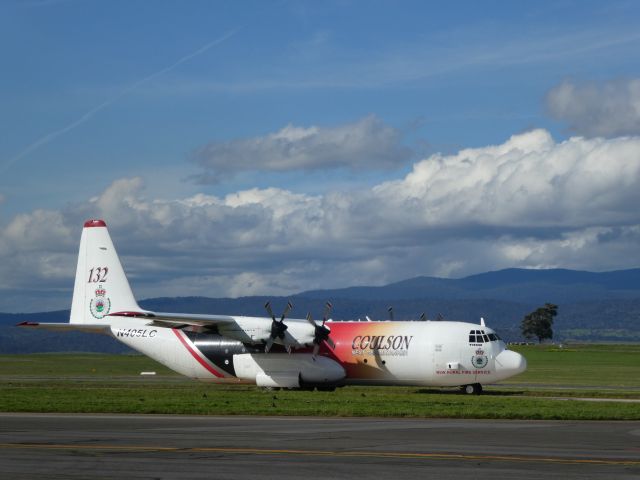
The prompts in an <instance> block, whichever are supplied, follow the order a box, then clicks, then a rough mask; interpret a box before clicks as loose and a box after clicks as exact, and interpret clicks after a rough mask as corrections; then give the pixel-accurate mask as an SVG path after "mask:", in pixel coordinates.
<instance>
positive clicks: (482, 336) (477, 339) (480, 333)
mask: <svg viewBox="0 0 640 480" xmlns="http://www.w3.org/2000/svg"><path fill="white" fill-rule="evenodd" d="M498 340H502V339H501V338H500V336H499V335H498V334H497V333H489V334H487V333H485V331H484V330H471V331H470V332H469V343H488V342H497V341H498Z"/></svg>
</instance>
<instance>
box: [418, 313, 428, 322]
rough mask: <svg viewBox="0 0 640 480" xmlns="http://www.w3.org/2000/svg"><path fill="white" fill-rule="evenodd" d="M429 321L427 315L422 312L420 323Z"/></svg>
mask: <svg viewBox="0 0 640 480" xmlns="http://www.w3.org/2000/svg"><path fill="white" fill-rule="evenodd" d="M426 319H427V314H426V313H424V312H422V314H421V315H420V321H421V322H424V321H425V320H426Z"/></svg>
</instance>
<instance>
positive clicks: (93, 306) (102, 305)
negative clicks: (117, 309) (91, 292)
mask: <svg viewBox="0 0 640 480" xmlns="http://www.w3.org/2000/svg"><path fill="white" fill-rule="evenodd" d="M89 310H90V311H91V315H93V318H97V319H98V320H99V319H101V318H103V317H105V316H106V315H108V314H109V310H111V300H109V297H107V291H106V290H105V289H104V288H103V286H102V285H100V286H99V287H98V288H96V296H95V297H94V298H92V299H91V303H90V304H89Z"/></svg>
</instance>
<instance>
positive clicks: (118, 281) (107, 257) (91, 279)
mask: <svg viewBox="0 0 640 480" xmlns="http://www.w3.org/2000/svg"><path fill="white" fill-rule="evenodd" d="M131 311H140V307H138V304H137V303H136V300H135V298H134V297H133V292H132V291H131V287H130V286H129V282H128V281H127V277H126V276H125V273H124V270H123V268H122V264H121V263H120V259H119V258H118V254H117V253H116V249H115V248H114V247H113V243H112V242H111V237H110V236H109V231H108V230H107V224H106V223H105V222H104V221H103V220H88V221H86V222H85V224H84V229H83V230H82V237H81V238H80V251H79V253H78V267H77V269H76V280H75V286H74V288H73V301H72V303H71V318H70V320H69V321H70V322H71V323H107V319H106V318H105V317H106V316H107V315H109V314H110V313H116V312H131Z"/></svg>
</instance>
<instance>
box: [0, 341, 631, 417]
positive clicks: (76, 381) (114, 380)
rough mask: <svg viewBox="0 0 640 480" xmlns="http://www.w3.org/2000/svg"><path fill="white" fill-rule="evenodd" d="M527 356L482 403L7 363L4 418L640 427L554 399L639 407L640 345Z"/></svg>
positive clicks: (142, 362)
mask: <svg viewBox="0 0 640 480" xmlns="http://www.w3.org/2000/svg"><path fill="white" fill-rule="evenodd" d="M518 350H519V351H521V352H522V353H524V355H525V356H526V357H527V359H528V362H529V370H528V371H527V372H526V373H524V374H522V375H520V376H518V377H514V379H512V380H511V381H510V382H506V383H505V384H504V385H496V386H491V387H488V388H486V390H485V392H486V394H484V395H481V396H466V395H461V394H458V393H455V390H451V389H435V388H434V389H431V388H420V387H345V388H341V389H338V390H337V391H335V392H303V391H288V390H281V391H264V390H262V389H259V388H256V387H253V386H244V385H233V386H231V385H211V384H203V383H199V382H196V381H192V380H189V379H186V378H184V377H181V376H179V375H177V374H175V373H173V372H171V371H170V370H168V369H166V368H165V367H162V366H160V365H159V364H157V363H156V362H154V361H153V360H150V359H148V358H146V357H143V356H138V355H98V354H39V355H0V411H5V412H15V411H23V412H24V411H28V412H85V413H95V412H109V413H166V414H205V415H319V416H386V417H389V416H394V417H438V418H445V417H447V418H517V419H526V418H530V419H547V420H550V419H559V420H560V419H562V420H604V419H612V420H640V403H619V402H612V401H610V402H607V401H604V402H583V401H572V400H557V399H553V398H549V397H552V396H553V397H559V396H561V397H567V398H571V397H626V398H640V388H638V387H640V345H577V346H570V347H565V348H563V349H558V348H557V347H553V346H542V347H539V346H526V347H518ZM140 371H155V372H157V375H156V376H154V377H141V376H140V375H139V372H140ZM536 385H539V386H538V387H536ZM585 386H586V387H585ZM589 386H591V387H589Z"/></svg>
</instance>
